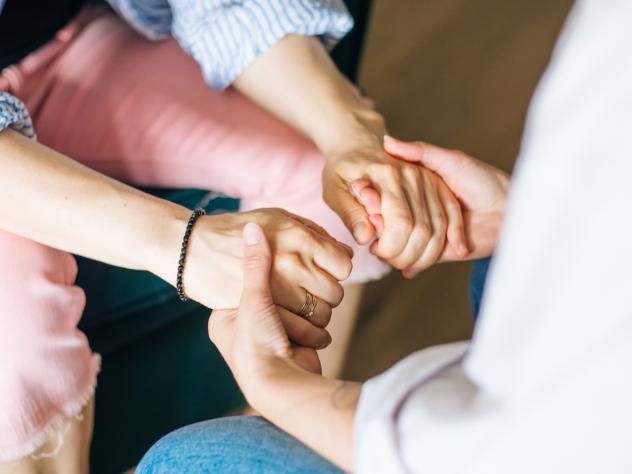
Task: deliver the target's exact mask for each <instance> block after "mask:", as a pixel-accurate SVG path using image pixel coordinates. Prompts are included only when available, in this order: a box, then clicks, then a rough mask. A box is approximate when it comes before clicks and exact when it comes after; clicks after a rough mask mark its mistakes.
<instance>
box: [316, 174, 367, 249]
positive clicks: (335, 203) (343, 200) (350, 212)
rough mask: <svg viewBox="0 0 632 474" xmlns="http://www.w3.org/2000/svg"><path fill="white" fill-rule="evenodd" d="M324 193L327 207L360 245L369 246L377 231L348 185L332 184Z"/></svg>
mask: <svg viewBox="0 0 632 474" xmlns="http://www.w3.org/2000/svg"><path fill="white" fill-rule="evenodd" d="M331 186H332V187H331V188H330V190H329V191H328V192H325V193H324V197H325V201H326V202H327V205H328V206H329V207H330V208H331V209H332V210H333V211H334V212H335V213H336V214H338V216H339V217H340V219H342V222H343V223H344V225H345V226H346V227H347V229H349V232H351V235H353V238H354V239H355V240H356V242H358V243H359V244H361V245H363V244H367V243H369V242H370V241H371V239H372V238H373V237H374V236H375V229H373V226H372V225H371V223H370V222H369V218H368V214H367V212H366V210H365V209H364V206H362V204H360V203H359V202H358V201H357V200H356V199H355V198H354V197H353V196H352V195H351V193H350V192H349V190H348V189H347V186H346V184H344V183H337V184H332V185H331Z"/></svg>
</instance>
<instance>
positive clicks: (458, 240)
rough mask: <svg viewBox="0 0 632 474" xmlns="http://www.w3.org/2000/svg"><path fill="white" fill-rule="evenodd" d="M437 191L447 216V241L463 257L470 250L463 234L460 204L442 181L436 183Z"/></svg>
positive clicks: (463, 227) (463, 225) (463, 224)
mask: <svg viewBox="0 0 632 474" xmlns="http://www.w3.org/2000/svg"><path fill="white" fill-rule="evenodd" d="M438 191H439V198H440V199H441V202H442V204H443V209H444V210H445V212H446V215H447V217H448V230H447V238H448V243H449V244H450V246H451V247H452V249H453V250H454V252H455V253H456V254H457V255H458V256H459V257H461V258H465V257H467V255H468V254H469V253H470V251H469V249H468V247H467V237H466V236H465V223H464V221H463V210H462V209H461V204H459V201H458V200H457V198H456V197H455V196H454V194H452V192H451V191H450V190H449V189H448V187H447V186H446V184H445V183H443V182H442V181H440V182H439V183H438Z"/></svg>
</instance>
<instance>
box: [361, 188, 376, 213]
mask: <svg viewBox="0 0 632 474" xmlns="http://www.w3.org/2000/svg"><path fill="white" fill-rule="evenodd" d="M358 200H359V201H360V202H361V203H362V205H363V206H364V208H365V209H366V210H367V212H368V213H369V215H371V214H380V213H381V212H382V199H381V198H380V193H378V192H377V191H376V190H375V189H373V188H372V187H366V188H364V189H363V190H362V191H360V194H359V196H358Z"/></svg>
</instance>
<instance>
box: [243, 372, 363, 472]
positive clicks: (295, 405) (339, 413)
mask: <svg viewBox="0 0 632 474" xmlns="http://www.w3.org/2000/svg"><path fill="white" fill-rule="evenodd" d="M361 388H362V385H361V384H359V383H356V382H348V381H342V380H332V379H328V378H324V377H322V376H320V375H316V374H313V373H310V372H307V371H304V370H301V369H300V368H298V367H289V366H288V367H286V368H285V370H283V369H279V370H278V372H277V374H276V375H275V376H274V377H271V378H270V379H269V380H268V382H265V387H263V388H262V387H260V390H261V393H262V396H261V397H260V399H256V400H255V405H253V406H254V407H255V408H256V409H257V410H259V412H260V413H261V414H263V415H264V416H265V417H266V419H268V420H269V421H270V422H272V423H274V424H275V425H277V426H278V427H279V428H281V429H282V430H284V431H286V432H288V433H290V434H291V435H292V436H294V437H295V438H297V439H299V440H301V441H302V442H303V443H305V444H306V445H308V446H309V447H310V448H312V449H313V450H314V451H316V452H317V453H319V454H321V455H322V456H323V457H326V458H327V459H329V460H330V461H332V462H333V463H334V464H336V465H338V466H340V467H342V468H343V469H345V470H348V471H351V469H352V467H353V425H354V418H355V412H356V407H357V403H358V399H359V397H360V389H361Z"/></svg>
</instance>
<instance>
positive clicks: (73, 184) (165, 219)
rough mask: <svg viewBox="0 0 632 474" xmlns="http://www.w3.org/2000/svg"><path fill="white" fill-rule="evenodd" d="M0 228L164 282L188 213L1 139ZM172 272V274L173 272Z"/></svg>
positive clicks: (22, 141) (35, 147)
mask: <svg viewBox="0 0 632 474" xmlns="http://www.w3.org/2000/svg"><path fill="white" fill-rule="evenodd" d="M0 170H1V172H0V228H2V229H4V230H6V231H9V232H11V233H14V234H17V235H21V236H24V237H27V238H29V239H32V240H36V241H38V242H40V243H43V244H46V245H49V246H51V247H55V248H58V249H61V250H65V251H68V252H72V253H75V254H79V255H83V256H86V257H89V258H93V259H96V260H100V261H103V262H106V263H110V264H112V265H117V266H121V267H126V268H132V269H142V270H148V271H152V272H154V273H156V274H159V275H164V274H165V273H166V269H165V268H163V267H168V266H169V263H173V265H175V263H174V262H176V261H177V253H178V248H177V247H178V243H177V239H178V237H177V234H179V233H181V232H182V230H183V225H186V224H185V222H186V219H187V215H188V212H189V211H188V210H187V209H185V208H183V207H182V206H179V205H176V204H173V203H171V202H169V201H165V200H162V199H158V198H156V197H153V196H150V195H148V194H146V193H143V192H141V191H138V190H136V189H134V188H132V187H130V186H127V185H125V184H123V183H120V182H118V181H115V180H113V179H111V178H108V177H107V176H104V175H102V174H100V173H97V172H96V171H93V170H91V169H89V168H87V167H85V166H83V165H81V164H79V163H77V162H75V161H73V160H71V159H69V158H67V157H65V156H63V155H61V154H59V153H57V152H55V151H53V150H51V149H49V148H47V147H45V146H43V145H41V144H39V143H37V142H35V141H33V140H29V139H28V138H25V137H23V136H22V135H20V134H19V133H17V132H15V131H13V130H10V129H7V130H4V131H2V132H0ZM172 268H175V267H173V266H172Z"/></svg>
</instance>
